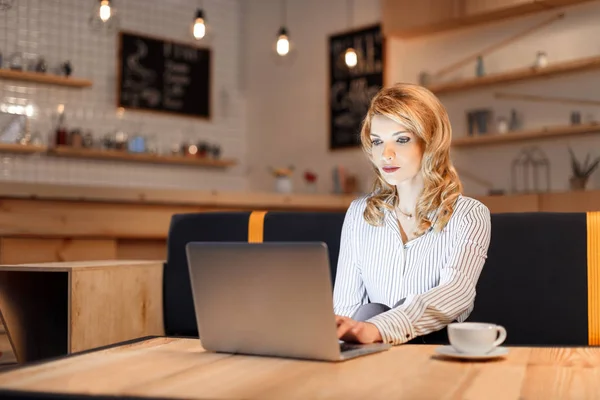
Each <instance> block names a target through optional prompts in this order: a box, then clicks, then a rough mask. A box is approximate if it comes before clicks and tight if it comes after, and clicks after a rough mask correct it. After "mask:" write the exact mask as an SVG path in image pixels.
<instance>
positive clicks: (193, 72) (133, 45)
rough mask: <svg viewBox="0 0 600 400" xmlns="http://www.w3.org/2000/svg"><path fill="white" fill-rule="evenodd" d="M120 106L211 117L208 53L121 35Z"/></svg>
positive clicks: (196, 48)
mask: <svg viewBox="0 0 600 400" xmlns="http://www.w3.org/2000/svg"><path fill="white" fill-rule="evenodd" d="M120 68H121V69H120V72H121V79H120V90H119V105H120V106H122V107H130V108H136V109H146V110H154V111H165V112H172V113H178V114H184V115H192V116H202V117H208V116H210V107H209V106H210V50H208V49H203V48H198V47H194V46H192V45H188V44H180V43H175V42H172V41H165V40H160V39H156V38H149V37H144V36H140V35H134V34H130V33H121V66H120Z"/></svg>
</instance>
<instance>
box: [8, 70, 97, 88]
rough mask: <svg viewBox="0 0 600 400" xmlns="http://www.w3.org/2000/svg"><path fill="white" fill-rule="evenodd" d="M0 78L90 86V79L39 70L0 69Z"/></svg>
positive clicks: (71, 85) (82, 86) (76, 86)
mask: <svg viewBox="0 0 600 400" xmlns="http://www.w3.org/2000/svg"><path fill="white" fill-rule="evenodd" d="M0 78H2V79H12V80H16V81H26V82H35V83H46V84H49V85H58V86H68V87H75V88H84V87H90V86H92V81H90V80H87V79H80V78H72V77H66V76H60V75H54V74H49V73H41V72H31V71H15V70H11V69H0Z"/></svg>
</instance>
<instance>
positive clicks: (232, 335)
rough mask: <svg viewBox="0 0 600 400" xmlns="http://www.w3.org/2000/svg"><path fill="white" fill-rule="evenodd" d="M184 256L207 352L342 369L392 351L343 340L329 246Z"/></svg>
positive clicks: (211, 247)
mask: <svg viewBox="0 0 600 400" xmlns="http://www.w3.org/2000/svg"><path fill="white" fill-rule="evenodd" d="M186 254H187V259H188V268H189V273H190V281H191V285H192V294H193V299H194V308H195V312H196V322H197V324H198V332H199V334H200V340H201V342H202V346H203V347H204V349H205V350H208V351H213V352H219V353H233V354H247V355H258V356H272V357H288V358H299V359H310V360H322V361H343V360H348V359H351V358H355V357H358V356H364V355H366V354H371V353H376V352H380V351H384V350H387V349H389V348H390V347H391V345H390V344H387V343H373V344H355V343H346V342H342V341H340V340H338V337H337V326H336V322H335V315H334V313H333V293H332V285H331V278H330V272H329V256H328V249H327V245H326V244H325V243H322V242H291V243H287V242H265V243H247V242H191V243H188V244H187V245H186Z"/></svg>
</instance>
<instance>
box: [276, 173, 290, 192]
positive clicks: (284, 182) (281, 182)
mask: <svg viewBox="0 0 600 400" xmlns="http://www.w3.org/2000/svg"><path fill="white" fill-rule="evenodd" d="M275 191H276V192H277V193H291V192H292V179H291V178H290V177H289V176H277V177H275Z"/></svg>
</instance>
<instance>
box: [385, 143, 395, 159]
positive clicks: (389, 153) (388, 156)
mask: <svg viewBox="0 0 600 400" xmlns="http://www.w3.org/2000/svg"><path fill="white" fill-rule="evenodd" d="M382 157H383V159H384V160H385V161H391V160H393V159H394V157H396V154H395V153H394V150H392V148H391V146H385V147H384V149H383V154H382Z"/></svg>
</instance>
